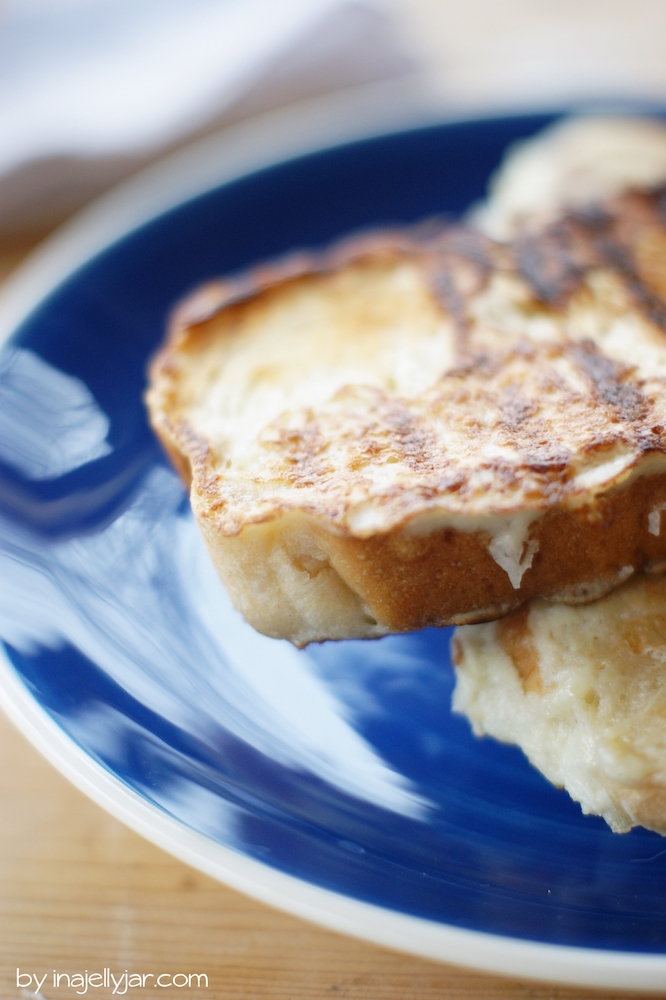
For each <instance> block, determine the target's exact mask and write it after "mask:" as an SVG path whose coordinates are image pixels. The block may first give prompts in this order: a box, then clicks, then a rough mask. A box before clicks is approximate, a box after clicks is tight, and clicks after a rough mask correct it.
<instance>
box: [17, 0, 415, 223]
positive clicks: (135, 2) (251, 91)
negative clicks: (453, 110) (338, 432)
mask: <svg viewBox="0 0 666 1000" xmlns="http://www.w3.org/2000/svg"><path fill="white" fill-rule="evenodd" d="M0 12H1V14H0V132H1V139H0V226H2V227H3V228H4V229H5V231H7V230H12V229H17V228H21V229H25V228H28V227H30V226H31V225H45V224H49V223H50V222H52V221H55V220H56V219H57V218H59V217H64V216H65V215H67V214H68V213H69V212H71V211H72V210H73V209H74V208H76V207H78V206H79V205H80V204H83V203H84V202H85V201H87V200H88V199H89V198H90V197H92V196H93V195H95V194H96V193H98V192H99V191H101V190H103V189H104V188H105V187H107V186H108V185H109V184H111V183H113V182H115V181H117V180H119V179H120V178H121V177H123V176H125V175H127V174H128V173H130V172H131V171H132V170H134V169H136V168H137V167H138V166H141V165H142V164H143V163H146V162H148V161H150V160H152V159H154V158H155V157H156V156H157V155H159V154H160V153H161V152H164V151H165V150H167V149H171V148H174V147H175V146H177V145H180V144H182V143H183V142H185V141H187V140H189V139H191V138H193V137H195V136H198V135H201V134H203V133H205V132H207V131H210V130H211V129H213V128H217V127H220V126H221V125H223V124H226V123H228V122H231V121H235V120H239V119H241V118H244V117H248V116H250V115H252V114H256V113H259V112H261V111H266V110H269V109H271V108H275V107H279V106H282V105H284V104H287V103H290V102H292V101H295V100H299V99H302V98H304V97H308V96H313V95H315V94H320V93H323V92H326V91H329V90H335V89H338V88H342V87H350V86H354V85H359V84H363V83H368V82H370V81H375V80H380V79H389V78H391V77H396V76H400V75H403V74H409V73H412V72H413V71H414V70H415V62H414V60H413V59H412V58H411V56H410V55H409V54H408V53H407V52H406V51H405V49H404V48H403V44H402V42H401V41H400V40H399V39H398V37H397V32H396V31H395V29H394V26H393V23H392V21H391V19H390V17H389V16H388V15H387V14H386V12H385V11H384V10H383V8H382V7H381V6H378V5H377V2H373V0H5V2H4V4H3V6H2V7H1V8H0Z"/></svg>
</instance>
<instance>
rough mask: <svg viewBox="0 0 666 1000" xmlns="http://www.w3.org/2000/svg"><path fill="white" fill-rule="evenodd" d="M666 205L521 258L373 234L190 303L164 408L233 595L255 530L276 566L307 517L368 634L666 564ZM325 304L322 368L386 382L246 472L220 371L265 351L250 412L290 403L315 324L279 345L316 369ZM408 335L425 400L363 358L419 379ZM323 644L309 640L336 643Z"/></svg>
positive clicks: (313, 423) (333, 397) (175, 321)
mask: <svg viewBox="0 0 666 1000" xmlns="http://www.w3.org/2000/svg"><path fill="white" fill-rule="evenodd" d="M661 203H662V194H661V192H660V191H655V192H630V193H628V194H626V195H624V196H622V197H620V198H617V199H615V200H614V201H612V202H610V203H608V204H606V205H605V206H603V207H602V208H596V209H594V210H590V211H588V212H577V213H569V214H567V215H566V216H564V217H563V218H562V219H560V220H559V221H558V222H556V223H554V224H553V225H551V226H549V227H548V228H547V229H545V230H544V231H543V232H541V233H539V234H537V235H534V234H531V235H529V236H526V237H524V238H522V239H521V240H519V241H518V242H517V243H516V244H515V245H514V246H512V247H504V246H500V245H497V244H494V243H493V242H492V241H490V240H489V239H487V238H485V237H483V236H480V235H479V234H476V233H472V232H469V231H467V230H465V229H462V228H461V227H442V226H434V227H430V228H429V229H428V228H426V229H422V230H414V231H405V232H393V233H383V234H374V235H370V236H365V237H362V238H357V239H354V240H351V241H345V243H343V244H340V245H338V246H336V247H334V248H332V249H330V250H328V251H325V252H322V253H313V254H299V255H293V256H291V257H289V258H285V259H284V260H283V261H281V262H277V263H275V264H271V265H265V266H263V267H261V268H257V269H255V270H253V271H251V272H249V273H248V274H246V275H243V276H241V277H239V278H237V279H232V280H228V281H223V282H218V283H213V284H211V285H208V286H206V287H205V288H204V289H202V290H200V291H199V292H196V293H195V294H194V296H192V297H190V298H189V299H188V300H187V301H186V302H185V303H184V304H183V305H182V306H181V307H179V309H178V310H177V311H176V312H175V313H174V315H173V317H172V321H171V324H170V328H169V333H168V337H167V341H166V344H165V346H164V347H163V348H162V350H161V351H160V352H159V354H158V355H157V356H156V357H155V359H154V361H153V362H152V364H151V368H150V383H151V386H150V389H149V392H148V394H147V402H148V406H149V410H150V415H151V422H152V425H153V427H154V428H155V431H156V433H157V434H158V435H159V437H160V439H161V440H162V442H163V443H164V445H165V447H166V448H167V451H168V452H169V454H170V455H171V457H172V459H173V461H174V464H175V465H176V467H177V468H178V470H179V472H180V473H181V475H182V476H183V478H184V479H185V481H186V482H189V481H190V480H191V484H192V501H193V507H194V510H195V514H196V515H197V518H198V519H199V522H200V524H202V530H203V526H204V525H205V530H204V536H205V537H206V539H207V543H208V545H209V548H211V551H212V550H213V549H214V548H215V547H216V545H217V546H218V547H219V548H220V551H222V548H224V552H225V553H226V555H225V556H224V557H222V556H219V558H217V559H216V563H217V565H218V568H219V569H220V572H221V575H222V576H223V579H224V578H225V573H226V570H225V566H226V565H227V564H228V565H229V566H230V567H231V568H230V569H229V572H228V573H227V576H228V579H227V583H228V585H229V586H230V589H231V590H232V596H234V595H233V591H234V586H236V585H235V584H233V583H229V581H230V580H231V579H232V577H233V579H234V580H236V577H237V573H236V570H235V569H234V568H233V565H232V564H234V560H236V559H237V556H236V555H235V554H234V553H239V552H240V549H241V548H242V545H243V539H244V538H249V535H248V531H249V530H250V529H251V528H252V527H253V526H255V527H256V528H258V527H259V526H261V525H264V526H267V525H273V527H272V528H271V531H272V532H274V534H275V539H274V540H273V541H272V542H271V546H273V548H271V549H270V551H271V552H274V551H277V549H276V548H275V546H278V545H279V544H282V543H281V542H279V535H280V531H281V527H280V525H281V524H282V522H285V523H286V521H287V520H289V519H290V518H292V517H294V516H298V517H301V518H302V519H303V525H304V531H305V533H306V534H307V535H308V538H309V539H310V540H311V541H312V540H314V541H312V543H313V544H315V542H316V544H317V545H318V546H319V548H320V550H321V552H322V553H323V557H322V558H323V559H324V561H325V562H326V565H327V566H329V567H331V568H332V570H333V571H334V572H335V574H337V578H338V579H339V580H341V581H342V582H343V583H344V586H345V587H347V588H349V589H350V590H351V592H352V593H353V594H355V595H357V597H358V600H359V602H360V604H359V607H362V610H361V611H360V612H359V614H360V615H361V618H363V615H365V617H366V618H368V620H369V623H370V624H372V620H374V623H375V626H376V628H377V629H378V630H379V631H375V632H368V633H367V634H380V633H381V631H386V630H391V631H404V630H408V629H413V628H418V627H421V626H423V625H428V624H448V623H451V622H456V623H459V622H463V621H480V620H485V619H487V618H490V617H493V616H497V615H499V614H503V613H505V612H506V611H508V610H509V609H510V608H512V607H516V606H517V605H519V604H521V603H522V602H524V601H525V600H527V599H528V598H530V597H532V596H535V595H541V596H545V597H549V598H551V599H565V600H568V601H578V600H585V599H586V597H589V596H599V593H600V589H601V591H603V589H604V587H606V588H607V589H611V588H612V587H613V586H614V585H615V584H616V583H617V582H618V581H619V580H621V579H624V578H626V575H627V574H628V573H630V572H632V571H634V570H636V569H638V568H640V567H643V566H646V565H648V564H651V565H656V564H658V563H660V562H664V560H666V534H665V535H662V534H660V533H654V532H652V530H651V529H650V528H649V527H648V525H649V523H651V522H650V521H649V519H650V516H651V515H652V516H653V517H654V516H655V515H654V511H655V509H656V508H657V507H659V505H661V504H665V505H666V430H665V428H666V393H664V388H665V387H666V335H665V332H664V331H666V304H665V303H664V300H663V297H662V296H663V294H664V289H666V265H664V264H663V263H661V261H662V257H661V253H662V248H663V247H664V246H666V228H665V227H664V224H663V221H662V217H661V211H662V204H661ZM312 303H315V305H316V307H317V308H320V307H321V309H322V312H321V316H322V317H323V320H324V321H325V322H326V323H328V322H329V321H330V324H331V329H332V330H333V331H334V333H333V335H332V340H333V341H334V342H335V343H334V345H333V347H331V346H330V343H329V341H325V340H323V342H322V351H323V352H324V353H323V355H322V357H323V359H324V360H323V362H322V365H323V366H324V367H325V366H326V364H329V367H330V368H331V369H333V368H334V366H335V365H336V364H337V365H338V366H339V367H340V370H341V371H342V372H343V374H345V373H346V372H347V370H348V369H349V370H353V371H356V370H357V369H359V370H360V368H362V365H363V364H365V365H366V368H365V369H363V370H364V371H366V372H367V373H369V374H367V375H366V376H364V377H359V378H360V380H359V379H356V380H355V381H345V379H344V378H343V380H342V382H341V384H340V385H339V386H338V387H337V389H335V391H333V392H330V393H329V394H328V395H326V393H324V392H323V391H322V392H321V394H320V395H319V396H317V395H315V396H314V398H313V399H312V400H309V401H308V400H306V404H307V405H299V401H300V403H301V404H302V400H301V399H300V396H299V391H300V390H298V391H297V390H293V391H292V390H290V392H291V395H289V392H286V391H285V393H286V394H285V400H286V402H285V403H284V405H283V406H278V407H277V409H276V410H275V412H270V413H268V419H266V421H265V422H264V423H262V424H261V425H260V426H259V425H257V427H258V430H257V432H256V433H255V432H254V431H253V432H252V434H250V435H249V437H248V445H247V449H246V450H242V449H241V450H237V453H234V454H233V455H232V452H233V448H232V447H231V446H230V445H229V443H228V433H229V432H228V427H232V426H235V425H234V423H233V420H234V417H233V414H232V415H231V416H228V417H226V416H225V420H226V421H227V423H225V424H224V426H222V424H219V421H218V423H216V417H215V406H214V405H213V402H212V400H214V399H217V398H218V397H217V396H215V392H216V391H218V390H217V388H216V387H217V386H218V383H219V380H220V378H221V377H222V376H220V371H223V370H225V366H227V368H228V367H229V366H233V365H238V364H239V361H238V358H239V357H240V358H241V359H242V358H243V352H244V351H245V352H246V353H250V352H251V351H254V355H253V360H252V364H251V365H250V367H248V366H247V365H246V366H245V367H242V368H241V369H239V370H240V371H241V379H245V380H246V386H245V383H243V384H244V386H245V388H246V392H245V396H244V397H243V399H242V400H241V403H242V406H244V407H245V408H246V410H247V414H249V415H250V416H251V415H252V413H253V412H254V411H253V410H252V406H250V403H249V402H248V400H250V401H251V400H252V399H260V398H266V395H264V397H259V396H252V392H254V391H255V388H256V384H258V383H259V382H261V380H262V379H263V380H265V381H266V384H267V386H268V390H267V392H268V391H269V390H270V392H274V393H275V392H277V391H278V390H280V391H281V387H282V385H283V384H284V383H285V372H286V374H287V375H289V376H290V372H289V369H288V368H285V367H283V368H280V364H281V363H282V362H281V359H279V358H278V359H277V361H276V360H275V359H273V360H270V359H269V360H268V361H266V363H265V364H264V355H263V354H262V351H264V353H265V346H266V341H265V340H263V341H262V340H261V337H265V330H266V329H268V328H269V327H270V325H271V324H273V325H276V324H277V325H276V329H277V327H278V326H279V324H278V322H277V319H279V320H280V323H283V324H284V323H285V320H284V319H283V314H284V315H286V316H287V317H288V316H289V315H292V314H293V316H294V317H299V318H298V319H297V320H296V319H294V320H293V322H292V323H291V326H290V325H289V322H287V323H286V325H283V327H280V329H283V330H284V331H286V333H285V334H284V336H285V337H287V336H289V337H291V336H293V337H295V338H296V339H295V340H294V341H293V344H292V348H293V359H292V362H293V366H294V368H298V365H299V364H301V354H302V353H303V351H307V350H310V347H311V343H310V340H311V339H312V336H314V334H312V335H311V337H310V340H308V339H307V337H305V339H301V340H298V339H297V334H294V333H293V330H294V329H295V327H296V326H298V323H301V324H302V323H305V322H306V320H304V319H303V316H305V317H306V319H307V316H309V313H308V309H311V308H313V307H312ZM321 303H324V306H325V308H324V306H321ZM345 308H347V310H348V314H349V318H348V319H347V320H345V323H346V324H347V325H346V326H345V323H342V320H340V318H339V317H338V314H337V312H338V311H340V310H342V311H343V312H344V309H345ZM289 309H292V314H290V313H289ZM299 310H300V311H299ZM336 310H337V311H336ZM382 310H384V311H383V312H382ZM317 315H319V314H317ZM345 315H346V314H345ZM276 317H277V319H276ZM396 317H397V319H396ZM307 321H308V322H314V321H310V320H307ZM317 322H319V320H317ZM336 323H338V327H336V326H335V324H336ZM341 323H342V325H340V324H341ZM395 323H398V324H400V323H402V327H401V330H402V328H403V327H404V332H403V333H401V336H404V337H405V338H406V340H407V343H408V344H409V343H410V338H411V337H413V338H414V342H415V350H417V349H418V350H420V351H421V352H422V355H423V357H424V358H426V361H425V363H424V364H423V365H422V367H423V369H424V373H423V374H422V375H421V382H419V377H418V374H417V376H416V382H414V380H413V379H412V382H409V379H407V380H406V381H404V384H403V382H401V379H402V377H403V376H402V374H401V372H400V369H399V367H398V368H396V372H397V374H395V375H391V374H390V373H389V374H388V375H387V374H383V375H381V376H380V375H377V376H376V377H375V374H374V372H373V369H372V365H371V364H370V365H368V363H367V359H366V358H365V355H364V354H363V352H364V351H366V347H365V346H364V345H365V340H364V338H366V339H367V340H368V344H369V345H370V346H369V347H368V348H367V350H368V351H369V350H370V348H371V347H373V345H374V347H375V348H377V351H378V353H377V357H378V358H383V357H384V356H385V355H386V354H387V353H388V351H389V348H390V350H391V351H393V352H394V353H396V352H397V353H396V357H398V359H399V350H400V345H399V343H398V341H396V340H395V337H394V339H393V340H390V342H387V340H386V338H387V336H388V334H387V333H386V331H389V332H390V330H391V329H392V324H393V325H394V324H395ZM410 324H411V326H410ZM350 325H351V327H352V328H353V329H352V330H351V332H348V329H347V328H348V327H349V326H350ZM318 328H319V327H318V326H317V323H314V326H313V327H312V329H313V330H317V329H318ZM336 330H338V332H337V333H336V332H335V331H336ZM424 330H425V331H426V333H425V334H424V332H423V331H424ZM257 331H259V332H257ZM340 331H342V332H340ZM426 334H427V335H426ZM298 336H300V334H298ZM391 336H393V334H391ZM252 338H255V340H256V343H257V344H258V345H259V346H256V345H255V342H254V341H253V339H252ZM345 338H347V340H348V341H349V343H346V341H345ZM382 338H383V339H382ZM338 341H340V343H341V344H342V346H341V347H340V352H341V353H340V357H338V356H337V355H335V357H334V358H333V362H332V363H331V362H330V359H328V361H327V357H328V355H326V351H328V350H333V351H334V352H335V350H337V347H336V344H337V342H338ZM285 343H286V344H287V341H286V340H285ZM387 343H388V346H386V345H387ZM294 344H295V345H296V346H295V347H294V346H293V345H294ZM396 344H398V346H396ZM248 345H253V346H251V347H249V346H248ZM262 345H263V346H262ZM359 345H360V346H359ZM637 345H638V346H637ZM289 349H291V348H289V347H288V345H287V347H286V348H285V350H287V352H288V350H289ZM345 352H346V353H345ZM354 352H356V353H354ZM359 352H360V353H359ZM382 352H383V353H382ZM427 352H430V354H428V353H427ZM437 352H439V353H437ZM447 352H448V354H447ZM431 355H432V356H433V357H436V359H437V360H436V363H433V370H432V372H428V364H429V362H428V359H429V358H430V356H431ZM213 356H214V361H211V358H212V357H213ZM370 356H371V355H368V357H370ZM349 358H351V359H352V361H350V360H349ZM359 358H360V361H359ZM655 359H656V361H655ZM315 361H316V358H315ZM352 362H353V363H352ZM243 363H245V362H243ZM303 363H304V364H305V362H303ZM307 363H308V364H310V368H309V369H305V368H304V369H303V370H304V371H306V372H311V371H315V372H316V373H318V374H317V377H320V378H322V379H323V382H326V378H325V377H324V376H321V373H320V372H319V368H321V367H322V365H320V366H319V368H317V365H316V364H315V362H312V361H308V362H307ZM285 364H286V362H285ZM396 364H397V362H396ZM354 365H356V368H354ZM359 366H360V367H359ZM327 370H328V369H327ZM193 372H194V373H196V374H195V376H193V375H192V373H193ZM425 376H427V377H425ZM308 377H310V376H308ZM345 377H346V376H345ZM341 378H342V376H341ZM405 378H406V376H405ZM410 378H411V376H410ZM364 379H365V380H364ZM412 383H413V384H412ZM322 384H323V383H322ZM235 385H236V383H233V384H232V383H231V382H230V383H229V384H228V385H227V388H226V390H225V392H226V397H225V396H224V393H223V398H227V397H228V396H229V395H230V394H231V393H232V392H233V391H235ZM326 385H327V386H328V383H327V382H326ZM414 385H416V389H414ZM211 387H212V388H211ZM276 387H277V388H276ZM244 391H245V389H244ZM327 391H328V390H327ZM218 395H219V393H218ZM209 397H210V400H211V401H210V402H205V405H204V404H202V399H203V400H204V401H206V400H209ZM246 397H247V398H246ZM294 399H296V403H294ZM225 405H226V403H225ZM230 405H231V404H230ZM239 405H241V404H239ZM206 407H207V408H206ZM244 412H245V411H244ZM250 416H248V417H244V420H246V423H247V421H248V420H250ZM239 426H241V429H243V430H244V429H245V424H243V423H242V422H241V424H239ZM218 427H219V428H220V430H219V433H218V432H217V430H211V428H218ZM225 442H226V443H225ZM247 456H249V457H247ZM656 516H657V517H658V515H656ZM290 523H291V522H290ZM234 538H237V539H238V542H239V544H238V545H232V544H231V540H232V539H234ZM216 539H217V540H218V542H216V541H215V540H216ZM223 539H226V540H227V541H226V542H225V543H224V545H222V540H223ZM218 543H219V544H218ZM267 551H268V550H267ZM218 555H219V553H218ZM292 556H293V553H292V554H291V555H290V558H292ZM238 558H240V556H239V557H238ZM293 558H296V557H295V556H293ZM225 560H226V561H225ZM623 574H624V575H623ZM595 588H596V589H595ZM244 600H245V598H244V597H243V598H241V597H240V596H239V597H238V601H237V603H238V602H240V603H242V601H244ZM251 616H252V615H251V613H250V617H251ZM315 617H316V616H315ZM359 620H360V619H359ZM257 622H258V627H260V628H261V627H262V625H261V615H258V617H257ZM299 627H300V626H299ZM354 627H355V628H361V627H362V626H360V625H359V626H354ZM373 627H374V626H373ZM271 629H274V626H272V625H271ZM303 630H304V631H303V632H302V634H301V633H300V632H299V633H298V636H297V637H296V638H295V641H297V642H303V641H309V639H312V638H325V637H326V635H325V634H320V633H319V632H318V631H317V626H316V623H315V624H312V623H311V624H309V625H308V626H307V627H306V626H305V625H304V626H303ZM271 634H275V633H274V631H273V632H271ZM360 634H366V633H360ZM290 637H291V638H294V636H293V635H290Z"/></svg>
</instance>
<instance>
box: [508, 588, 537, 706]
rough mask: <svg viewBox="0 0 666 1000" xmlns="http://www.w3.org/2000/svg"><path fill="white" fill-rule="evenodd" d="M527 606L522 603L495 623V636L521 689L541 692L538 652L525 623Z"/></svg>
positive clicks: (527, 612)
mask: <svg viewBox="0 0 666 1000" xmlns="http://www.w3.org/2000/svg"><path fill="white" fill-rule="evenodd" d="M528 615H529V606H528V605H527V604H524V605H523V606H522V607H521V608H518V610H517V611H513V612H512V613H511V614H510V615H507V616H506V618H502V619H500V621H499V622H498V623H497V638H498V639H499V642H500V645H501V646H502V648H503V649H504V651H505V653H507V655H508V656H510V657H511V659H512V661H513V665H514V666H515V668H516V670H517V671H518V675H519V677H520V680H521V682H522V685H523V691H525V693H527V692H528V691H534V692H536V693H537V694H541V692H542V691H543V684H542V681H541V672H540V670H539V654H538V652H537V648H536V645H535V644H534V639H533V638H532V633H531V632H530V630H529V627H528V624H527V616H528Z"/></svg>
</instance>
